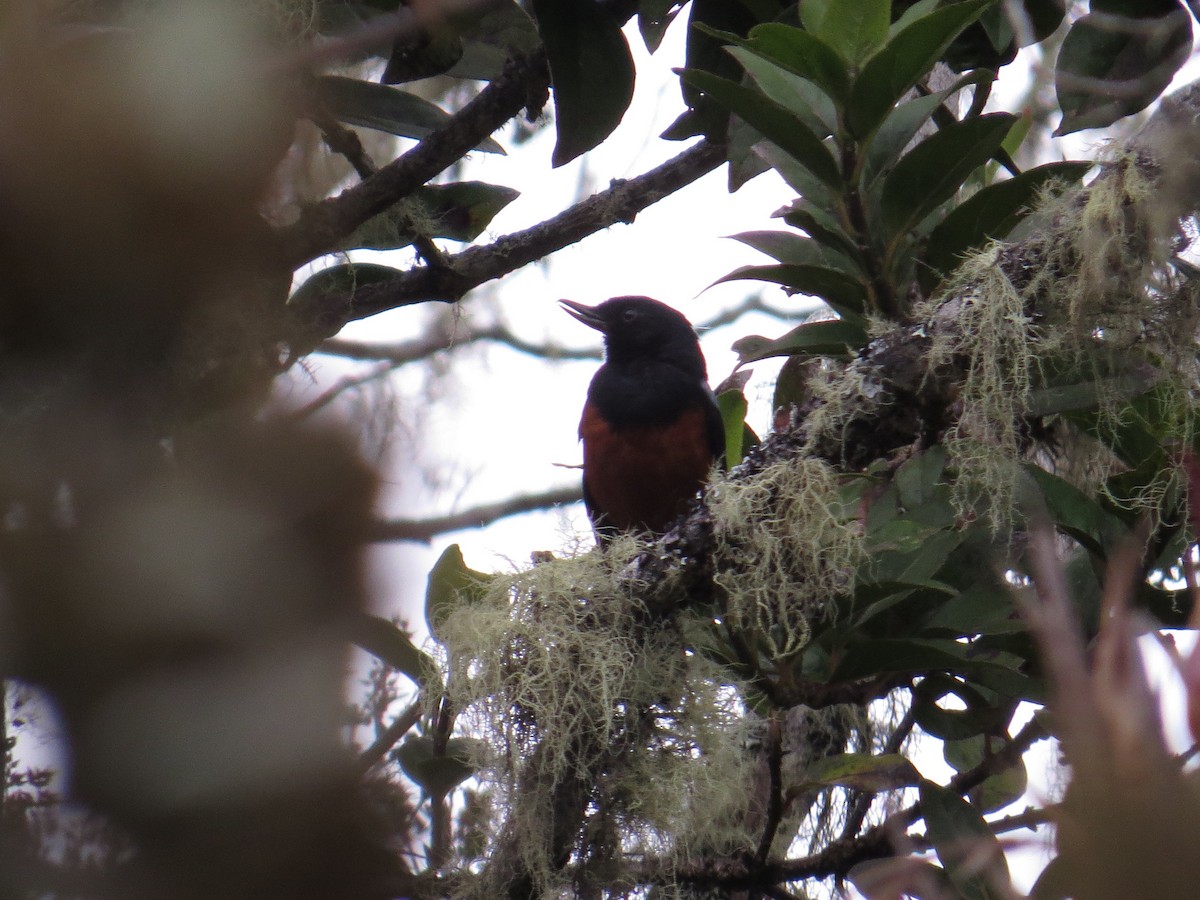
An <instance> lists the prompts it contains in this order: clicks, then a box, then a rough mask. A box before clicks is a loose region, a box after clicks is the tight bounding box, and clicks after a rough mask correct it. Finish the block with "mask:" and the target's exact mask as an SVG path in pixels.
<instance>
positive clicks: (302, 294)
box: [288, 263, 400, 346]
mask: <svg viewBox="0 0 1200 900" xmlns="http://www.w3.org/2000/svg"><path fill="white" fill-rule="evenodd" d="M399 275H400V272H399V271H398V270H397V269H393V268H391V267H390V266H379V265H375V264H373V263H347V264H345V265H341V266H330V267H329V268H327V269H322V270H321V271H320V272H317V273H316V274H315V275H313V276H312V277H311V278H309V279H308V280H307V281H306V282H304V284H302V285H300V287H299V288H297V289H296V292H295V293H294V294H292V296H291V297H289V298H288V308H289V309H290V310H291V312H292V316H293V318H295V319H296V320H298V321H301V322H303V323H304V329H305V332H306V333H305V338H306V340H308V341H310V342H311V343H312V345H313V346H316V344H318V343H320V342H321V341H322V340H324V339H325V338H327V337H333V335H335V334H337V333H338V331H340V330H341V328H342V326H343V325H345V324H346V321H347V319H348V315H347V310H348V309H349V308H350V305H351V304H352V303H353V301H354V295H355V293H356V292H357V291H359V290H361V289H362V288H370V287H374V286H378V285H384V284H387V283H388V282H390V281H391V280H392V279H393V278H397V277H399Z"/></svg>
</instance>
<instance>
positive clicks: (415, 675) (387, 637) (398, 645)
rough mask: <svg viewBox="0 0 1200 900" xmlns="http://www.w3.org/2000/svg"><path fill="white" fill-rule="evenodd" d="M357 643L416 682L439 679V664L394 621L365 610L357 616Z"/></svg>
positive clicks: (355, 625)
mask: <svg viewBox="0 0 1200 900" xmlns="http://www.w3.org/2000/svg"><path fill="white" fill-rule="evenodd" d="M353 638H354V643H356V644H358V646H360V647H362V648H363V649H364V650H366V651H367V652H368V653H370V654H371V655H372V656H374V657H375V658H377V659H380V660H382V661H383V662H385V663H387V664H388V665H389V666H391V667H392V668H393V669H396V670H397V671H399V672H403V673H404V674H405V675H407V676H408V677H409V678H411V679H412V680H413V682H415V683H416V684H417V685H425V684H427V683H428V682H429V681H430V680H436V679H437V671H438V668H437V664H436V663H435V662H434V661H433V658H432V657H431V656H429V654H427V653H424V652H422V651H421V650H418V649H417V647H416V645H415V644H414V643H413V642H412V640H411V639H410V638H409V636H408V635H407V634H405V633H404V631H403V630H402V629H401V628H400V627H399V626H397V625H396V624H395V623H393V622H389V621H388V620H387V619H382V618H380V617H379V616H371V615H367V614H365V613H363V614H360V615H358V616H356V617H355V619H354V626H353Z"/></svg>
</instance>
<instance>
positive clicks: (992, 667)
mask: <svg viewBox="0 0 1200 900" xmlns="http://www.w3.org/2000/svg"><path fill="white" fill-rule="evenodd" d="M971 652H972V649H971V648H970V647H969V646H967V645H966V644H961V643H959V642H958V641H953V640H940V639H931V638H875V639H871V640H865V641H859V642H857V643H854V644H852V645H850V646H849V647H847V648H846V650H845V653H844V654H843V656H842V658H841V659H840V660H839V662H838V665H837V668H836V669H835V670H834V672H833V675H832V676H831V677H830V680H831V681H850V680H854V679H858V678H872V677H874V676H876V675H882V674H889V673H908V672H921V673H928V672H930V671H946V672H957V673H969V674H970V675H971V677H972V678H973V679H978V680H979V681H980V683H984V680H985V679H994V681H989V682H988V685H989V686H991V684H993V683H995V684H1001V685H1003V686H1004V690H1005V691H1006V692H1007V693H1008V694H1009V695H1010V696H1025V693H1026V692H1032V691H1033V688H1032V687H1031V679H1030V678H1029V676H1027V675H1024V674H1022V673H1020V672H1017V671H1015V670H1014V669H1013V668H1012V667H1011V666H1008V665H1004V664H1003V663H1000V662H996V661H994V660H987V659H977V658H974V657H971V656H969V654H970V653H971Z"/></svg>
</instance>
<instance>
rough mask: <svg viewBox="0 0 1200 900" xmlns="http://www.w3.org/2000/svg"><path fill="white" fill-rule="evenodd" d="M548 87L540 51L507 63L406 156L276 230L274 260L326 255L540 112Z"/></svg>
mask: <svg viewBox="0 0 1200 900" xmlns="http://www.w3.org/2000/svg"><path fill="white" fill-rule="evenodd" d="M549 84H550V74H549V70H548V69H547V67H546V55H545V53H544V51H541V50H538V51H535V52H534V53H531V54H529V55H528V56H519V57H516V58H515V59H513V60H511V61H510V62H509V64H508V65H507V66H506V67H505V69H504V71H503V72H502V73H501V75H500V77H499V78H497V79H496V80H495V81H493V82H491V83H490V84H489V85H488V86H487V87H485V88H484V89H483V90H482V91H480V92H479V94H477V95H476V96H475V97H474V99H472V100H471V101H470V102H469V103H467V105H466V106H464V107H463V108H462V109H461V110H460V111H459V112H458V113H457V114H456V115H455V116H454V117H453V118H452V119H451V120H450V121H449V122H447V123H446V124H445V125H443V126H442V127H441V128H439V129H437V130H436V131H434V132H433V133H432V134H430V135H428V136H427V137H426V138H425V139H424V140H422V141H421V142H420V143H419V144H417V145H416V146H415V147H413V148H412V149H411V150H409V151H408V152H407V153H405V154H404V155H402V156H400V157H399V158H398V159H396V160H394V161H393V162H391V163H389V164H388V165H386V166H384V167H383V168H381V169H380V170H379V171H378V172H376V173H375V174H374V175H372V176H371V177H370V178H368V179H366V180H364V181H363V182H361V183H360V184H357V185H355V186H354V187H352V188H347V189H346V190H344V191H342V193H341V194H339V195H338V196H337V197H333V198H331V199H329V200H325V201H323V202H322V203H319V204H317V205H316V206H313V207H311V208H309V209H308V210H306V211H305V212H304V213H303V214H302V215H301V216H300V219H299V220H298V221H297V222H295V223H294V224H292V225H288V226H286V227H284V228H281V229H279V230H278V231H277V232H276V235H275V239H276V247H275V248H274V249H275V253H274V256H275V258H276V259H277V260H278V261H279V263H280V265H281V266H282V267H283V268H286V269H288V270H292V269H296V268H298V267H299V266H301V265H303V264H304V263H306V262H309V261H310V260H312V259H315V258H316V257H318V256H321V255H322V254H324V253H328V252H330V251H331V250H333V249H334V248H335V247H336V246H337V243H338V241H339V240H340V239H341V238H344V237H345V236H346V235H348V234H350V233H351V232H352V231H354V229H355V228H357V227H358V226H359V225H361V224H362V223H363V222H365V221H367V219H369V218H371V217H372V216H374V215H378V214H379V213H381V212H383V211H384V210H385V209H387V208H388V207H389V206H391V205H392V204H394V203H395V202H396V201H397V200H400V199H402V198H404V197H406V196H408V195H409V194H411V193H412V192H413V191H414V190H416V189H417V188H419V187H420V186H421V185H423V184H424V183H425V182H427V181H429V180H430V179H431V178H433V177H435V176H436V175H438V174H439V173H441V172H443V171H445V170H446V169H447V168H449V167H450V166H452V165H453V164H454V163H456V162H458V161H459V160H460V159H462V158H463V157H464V156H466V155H467V153H469V152H470V151H471V150H472V149H473V148H474V147H475V146H476V145H478V144H479V142H480V141H482V140H483V139H484V138H486V137H488V136H489V135H491V133H492V132H493V131H495V130H496V129H497V128H499V127H500V126H501V125H503V124H504V123H505V122H507V121H508V120H509V119H511V118H513V117H514V116H516V115H517V114H518V113H519V112H520V111H521V110H522V109H524V108H526V107H529V106H533V107H537V108H540V105H541V104H543V103H545V100H546V94H547V90H548V88H549Z"/></svg>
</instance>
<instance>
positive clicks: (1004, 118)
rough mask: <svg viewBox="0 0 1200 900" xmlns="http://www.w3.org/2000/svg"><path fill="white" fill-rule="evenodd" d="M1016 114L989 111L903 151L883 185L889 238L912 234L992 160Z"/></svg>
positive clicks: (882, 201) (882, 206)
mask: <svg viewBox="0 0 1200 900" xmlns="http://www.w3.org/2000/svg"><path fill="white" fill-rule="evenodd" d="M1015 121H1016V117H1015V116H1012V115H1010V114H1008V113H989V114H987V115H984V116H979V117H978V118H975V119H967V120H966V121H963V122H958V123H956V124H954V125H950V126H948V127H946V128H942V129H941V130H940V131H938V132H937V133H936V134H932V135H930V136H929V137H927V138H926V139H925V140H923V141H921V143H919V144H917V146H916V147H914V148H913V149H912V150H910V151H909V152H908V153H907V154H905V155H904V156H903V157H902V158H901V159H900V161H899V162H898V163H896V168H895V169H894V170H893V171H892V173H891V174H890V175H888V177H887V180H886V181H885V182H884V185H883V194H882V196H881V197H880V204H881V209H882V214H883V222H884V226H885V227H886V228H887V229H888V232H889V234H891V235H893V236H900V235H905V234H907V233H908V232H910V231H911V230H912V229H913V228H914V227H916V225H917V224H919V223H920V222H921V220H922V219H924V218H925V217H926V216H928V215H929V214H930V213H931V212H933V211H934V210H935V209H937V208H938V207H939V206H941V205H942V204H943V203H945V202H946V201H947V200H949V199H950V198H951V197H953V196H954V195H955V193H957V191H958V189H959V188H960V187H962V184H963V182H964V181H966V179H967V176H968V175H970V174H971V173H972V172H973V171H975V170H976V169H977V168H979V167H980V166H982V165H983V164H984V163H985V162H987V161H988V160H989V159H991V158H992V156H993V154H995V152H996V151H997V150H998V149H999V147H1000V143H1001V141H1003V140H1004V136H1005V135H1006V134H1007V133H1008V130H1009V129H1010V128H1011V127H1012V125H1013V122H1015Z"/></svg>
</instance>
